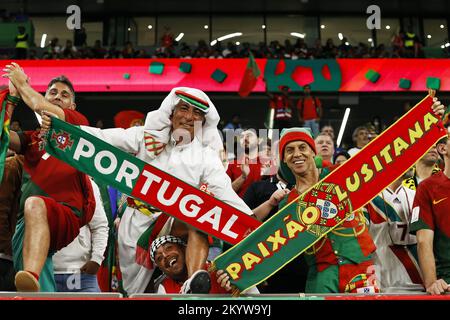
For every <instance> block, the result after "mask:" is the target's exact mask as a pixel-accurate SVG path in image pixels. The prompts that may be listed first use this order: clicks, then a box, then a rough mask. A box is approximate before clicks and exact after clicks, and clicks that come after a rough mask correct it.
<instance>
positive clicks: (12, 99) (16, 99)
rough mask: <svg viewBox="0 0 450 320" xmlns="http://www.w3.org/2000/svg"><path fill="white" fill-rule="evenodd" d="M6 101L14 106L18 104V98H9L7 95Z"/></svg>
mask: <svg viewBox="0 0 450 320" xmlns="http://www.w3.org/2000/svg"><path fill="white" fill-rule="evenodd" d="M6 100H7V101H9V102H11V103H12V104H14V105H17V104H18V103H19V102H20V98H19V97H14V96H11V95H9V94H8V95H6Z"/></svg>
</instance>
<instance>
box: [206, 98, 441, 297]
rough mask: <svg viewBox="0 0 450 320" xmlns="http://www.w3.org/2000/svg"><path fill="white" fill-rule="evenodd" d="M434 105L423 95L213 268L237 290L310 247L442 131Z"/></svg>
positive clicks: (410, 162) (402, 169)
mask: <svg viewBox="0 0 450 320" xmlns="http://www.w3.org/2000/svg"><path fill="white" fill-rule="evenodd" d="M432 104H433V99H432V97H431V96H427V97H426V98H424V99H423V100H422V101H421V102H420V103H418V104H417V105H416V106H415V107H414V108H412V109H411V110H410V111H409V112H408V113H407V114H406V115H404V116H403V117H402V118H401V119H399V120H398V121H397V122H396V123H395V124H393V125H392V126H391V127H389V128H388V129H387V130H386V131H384V132H383V133H382V134H381V135H379V136H378V137H377V138H376V139H374V140H372V141H371V142H370V143H369V144H368V145H367V146H366V147H364V148H363V149H362V150H361V151H360V152H358V153H357V154H356V155H355V156H353V157H352V158H350V159H349V160H347V161H346V162H345V163H344V164H343V165H341V166H340V167H339V168H337V169H336V170H335V171H333V172H332V173H331V174H329V175H328V176H327V177H325V178H324V179H322V180H321V181H319V182H318V183H317V184H315V185H314V186H313V187H311V188H310V189H309V190H308V191H306V192H305V193H303V194H302V195H300V196H299V197H297V198H295V199H293V201H291V202H290V203H289V204H288V205H287V206H285V207H283V208H282V209H281V210H280V211H279V212H278V213H276V214H275V215H273V216H272V217H271V218H270V219H269V220H267V221H266V222H265V223H264V224H262V225H261V226H260V227H259V228H258V229H257V230H255V231H253V232H252V233H251V234H250V235H249V236H248V237H246V238H245V239H244V240H243V241H241V242H240V243H239V244H237V245H235V246H234V247H232V248H231V249H229V250H228V251H227V252H225V253H223V254H222V255H220V256H219V257H217V258H216V259H215V260H214V262H213V265H212V268H211V269H213V270H226V271H227V273H228V274H229V275H230V279H231V283H232V284H233V285H234V286H235V288H236V289H235V290H234V293H235V294H238V293H239V292H243V291H245V290H247V289H249V288H250V287H252V286H255V285H257V284H259V283H261V282H262V281H264V280H265V279H267V278H269V277H270V276H271V275H273V274H274V273H276V272H277V271H278V270H279V269H281V268H282V267H283V266H285V265H286V264H287V263H289V262H290V261H292V260H293V259H294V258H296V257H297V256H298V255H300V254H301V253H303V252H304V251H305V250H307V249H308V248H310V247H311V246H312V245H314V244H315V243H316V242H317V241H319V240H320V239H321V238H322V237H324V236H325V235H326V234H327V233H328V232H330V231H332V230H333V229H334V228H336V227H337V226H339V225H340V224H342V223H343V222H344V221H345V219H347V218H348V217H349V216H350V215H351V214H353V212H354V211H355V210H358V209H359V208H361V207H362V206H364V205H365V204H366V203H368V202H369V201H370V200H372V199H373V198H375V197H376V196H377V195H378V194H379V193H380V192H381V191H382V190H383V189H385V188H386V187H387V186H388V185H389V184H391V183H392V182H393V181H395V180H396V179H398V178H399V177H400V176H401V175H402V174H403V173H404V172H406V171H407V170H408V169H409V168H410V167H411V166H412V165H414V163H415V162H416V161H417V160H419V159H420V158H421V157H422V156H423V155H424V154H425V153H426V152H428V150H429V149H430V148H431V147H432V146H433V145H434V144H435V143H436V142H437V141H438V140H439V139H440V138H442V137H443V136H445V135H446V131H445V129H444V127H443V126H442V122H441V120H440V119H439V118H438V117H437V116H436V115H435V114H434V113H433V111H432V109H431V106H432ZM324 208H326V209H327V210H325V209H324Z"/></svg>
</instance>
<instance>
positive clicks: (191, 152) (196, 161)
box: [44, 87, 252, 294]
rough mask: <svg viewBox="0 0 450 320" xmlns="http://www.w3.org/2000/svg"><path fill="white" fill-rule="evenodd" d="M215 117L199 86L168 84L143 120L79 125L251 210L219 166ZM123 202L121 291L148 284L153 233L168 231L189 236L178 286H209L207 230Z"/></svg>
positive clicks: (186, 289)
mask: <svg viewBox="0 0 450 320" xmlns="http://www.w3.org/2000/svg"><path fill="white" fill-rule="evenodd" d="M219 120H220V117H219V114H218V112H217V110H216V108H215V106H214V104H213V103H212V101H211V100H210V99H209V97H208V96H207V95H206V94H205V93H204V92H203V91H201V90H198V89H194V88H187V87H178V88H174V89H172V90H171V92H170V93H169V94H168V95H167V97H166V98H165V99H164V100H163V102H162V103H161V106H160V108H159V109H157V110H155V111H152V112H149V113H148V114H147V117H146V119H145V124H144V126H141V127H132V128H129V129H121V128H114V129H104V130H101V129H98V128H92V127H86V126H81V129H83V130H85V131H86V132H88V133H90V134H92V135H94V136H96V137H97V138H99V139H102V140H103V141H105V142H107V143H109V144H111V145H113V146H115V147H117V148H119V149H122V150H123V151H125V152H129V153H131V154H134V155H135V156H136V157H137V158H139V159H141V160H144V161H146V162H147V163H149V164H151V165H152V166H154V167H156V168H158V169H160V170H163V171H165V172H167V173H169V174H171V175H173V176H175V177H176V178H178V179H180V180H183V181H185V182H186V183H189V184H191V185H192V186H195V187H197V188H199V187H200V186H203V185H204V186H206V188H207V192H209V193H211V194H213V195H214V196H215V197H216V198H218V199H219V200H221V201H223V202H225V203H227V204H229V205H231V206H233V207H235V208H237V209H238V210H240V211H243V212H245V213H247V214H249V215H251V214H252V211H251V210H250V209H249V208H248V207H247V206H246V205H245V203H244V202H243V201H242V199H240V198H239V196H238V195H237V194H236V193H235V192H234V191H233V189H232V186H231V180H230V178H229V177H228V176H227V174H226V172H225V169H224V167H223V164H222V161H221V158H220V150H221V149H222V148H223V143H222V140H221V138H220V136H219V131H218V130H217V124H218V123H219ZM45 121H47V120H45ZM45 121H44V122H45ZM126 203H127V208H126V210H125V211H124V213H123V215H122V218H121V221H120V224H119V231H118V251H119V263H120V271H121V273H122V279H123V286H124V289H125V291H126V292H127V293H128V294H133V293H142V292H144V291H145V290H146V287H147V285H148V284H149V281H150V279H151V276H152V274H153V271H154V265H153V263H152V262H151V260H150V257H149V250H148V249H149V247H150V244H151V243H152V241H153V240H154V239H156V238H157V237H158V236H161V235H167V234H170V235H173V236H177V237H180V238H182V239H183V240H185V241H186V242H187V246H186V268H187V273H188V278H189V279H188V280H187V281H186V282H185V285H184V286H183V288H182V291H183V292H184V293H189V292H192V293H202V292H201V291H203V290H205V291H208V290H209V289H208V283H209V281H208V280H207V279H206V280H205V278H206V277H205V274H204V273H205V272H204V271H203V270H202V267H203V266H204V263H205V261H206V258H207V256H208V249H209V243H208V238H207V236H206V235H205V234H203V233H201V232H199V231H197V230H196V229H194V228H192V227H190V226H188V225H186V224H184V223H182V222H180V221H178V220H174V219H173V218H171V217H169V216H168V215H166V214H165V213H163V212H161V211H159V210H157V209H155V208H153V207H145V206H143V205H142V203H139V202H138V201H136V200H135V199H133V198H131V197H128V198H127V202H126ZM193 279H200V280H199V281H200V282H202V281H201V280H205V281H203V282H204V284H205V286H204V288H201V290H200V292H194V291H192V290H190V284H191V283H192V280H193ZM195 281H196V280H194V282H195ZM194 287H195V286H194Z"/></svg>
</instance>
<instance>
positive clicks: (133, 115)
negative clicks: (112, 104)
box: [114, 110, 145, 129]
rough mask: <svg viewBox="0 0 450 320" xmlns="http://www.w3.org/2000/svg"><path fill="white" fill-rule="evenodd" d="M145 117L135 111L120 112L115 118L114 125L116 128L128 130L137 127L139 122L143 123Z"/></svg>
mask: <svg viewBox="0 0 450 320" xmlns="http://www.w3.org/2000/svg"><path fill="white" fill-rule="evenodd" d="M144 118H145V115H144V114H143V113H142V112H139V111H135V110H126V111H120V112H119V113H117V114H116V115H115V116H114V125H115V126H116V128H124V129H128V128H130V127H133V126H135V123H136V122H137V121H140V122H143V121H144Z"/></svg>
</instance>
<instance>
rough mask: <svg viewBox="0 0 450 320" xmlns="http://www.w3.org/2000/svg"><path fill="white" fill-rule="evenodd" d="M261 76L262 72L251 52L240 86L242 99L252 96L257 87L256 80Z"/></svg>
mask: <svg viewBox="0 0 450 320" xmlns="http://www.w3.org/2000/svg"><path fill="white" fill-rule="evenodd" d="M260 74H261V71H260V70H259V68H258V65H257V64H256V61H255V58H254V57H253V55H252V53H251V52H250V56H249V58H248V63H247V67H246V68H245V72H244V76H243V77H242V80H241V84H240V86H239V95H240V96H241V97H246V96H248V95H249V94H250V92H252V90H253V88H254V87H255V85H256V80H257V79H258V77H259V75H260Z"/></svg>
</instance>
